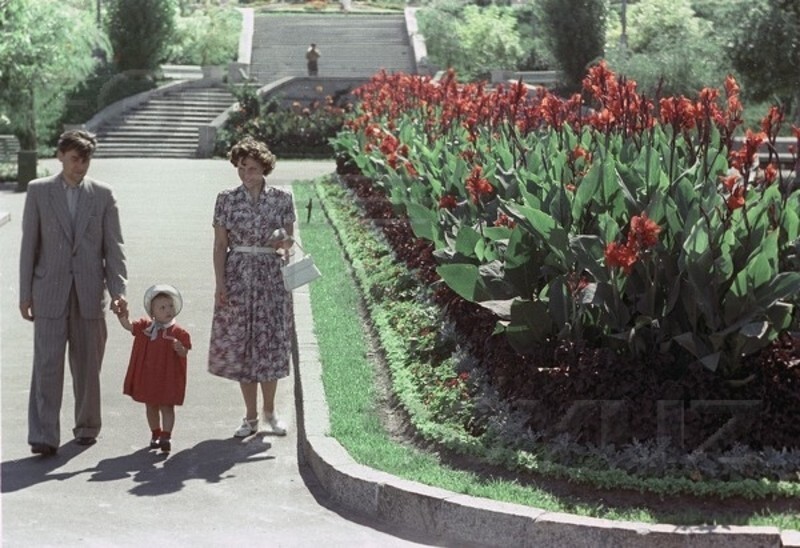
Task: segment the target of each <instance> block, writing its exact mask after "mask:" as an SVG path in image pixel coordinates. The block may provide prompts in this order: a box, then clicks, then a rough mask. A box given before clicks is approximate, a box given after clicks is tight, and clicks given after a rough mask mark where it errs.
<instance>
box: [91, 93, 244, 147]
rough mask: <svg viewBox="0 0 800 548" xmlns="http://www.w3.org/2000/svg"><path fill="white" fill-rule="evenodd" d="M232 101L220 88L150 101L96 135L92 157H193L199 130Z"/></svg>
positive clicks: (228, 94)
mask: <svg viewBox="0 0 800 548" xmlns="http://www.w3.org/2000/svg"><path fill="white" fill-rule="evenodd" d="M234 102H235V99H234V97H233V95H231V93H230V92H229V91H227V89H225V88H224V87H194V88H188V89H182V90H178V91H174V92H169V93H166V94H164V95H161V96H158V97H154V98H151V99H150V100H149V101H147V102H146V103H144V104H143V105H141V106H139V107H136V108H133V109H131V110H128V111H126V112H125V113H123V114H122V115H121V116H119V117H117V118H112V119H111V120H109V121H108V122H107V123H106V124H105V125H104V126H103V127H101V128H100V129H99V130H98V132H97V137H98V147H97V151H96V152H95V154H94V157H95V158H124V157H134V156H135V157H147V158H194V157H195V152H196V150H197V143H198V136H199V128H200V126H203V125H206V124H208V123H209V122H211V121H212V120H213V119H214V118H216V117H217V116H218V115H219V114H220V113H222V112H223V111H224V110H225V109H226V108H228V107H229V106H231V104H232V103H234Z"/></svg>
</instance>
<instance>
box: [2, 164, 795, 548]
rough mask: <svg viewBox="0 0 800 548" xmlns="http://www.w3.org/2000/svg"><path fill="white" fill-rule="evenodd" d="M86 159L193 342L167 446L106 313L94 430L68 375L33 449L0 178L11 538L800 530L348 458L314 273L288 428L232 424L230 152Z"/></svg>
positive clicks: (754, 539) (10, 201) (23, 330)
mask: <svg viewBox="0 0 800 548" xmlns="http://www.w3.org/2000/svg"><path fill="white" fill-rule="evenodd" d="M43 163H44V165H45V166H46V167H47V168H48V169H50V170H51V172H56V171H57V170H58V168H59V164H58V163H57V162H56V161H54V160H47V161H45V162H43ZM333 169H334V166H333V164H332V162H308V161H303V162H291V161H279V162H278V166H277V168H276V171H275V173H274V174H273V175H271V176H270V181H271V183H272V184H277V185H289V184H293V183H294V184H298V183H297V181H302V180H308V179H311V178H314V177H316V176H319V175H324V174H328V173H331V172H332V171H333ZM91 173H92V175H93V176H95V177H96V178H98V179H101V180H105V181H107V182H110V183H112V184H113V186H114V188H115V190H116V194H117V198H118V202H119V206H120V211H121V216H122V225H123V231H124V235H125V240H126V248H127V253H128V258H129V278H130V283H129V300H130V301H131V309H132V312H133V314H134V315H136V316H138V315H140V314H141V313H143V311H142V308H141V304H140V303H141V297H142V295H143V292H144V290H145V289H146V288H147V287H148V286H150V285H151V284H153V283H157V282H164V283H172V284H174V285H176V286H177V287H178V288H179V289H180V290H181V292H182V293H183V297H184V310H183V312H182V313H181V315H180V316H179V318H178V319H179V321H180V323H181V325H183V326H184V327H185V328H187V330H188V331H189V332H190V333H191V335H192V341H193V344H194V348H193V349H192V351H191V353H190V354H189V367H190V376H189V386H188V389H187V397H186V402H185V405H184V406H183V407H181V408H179V409H178V411H177V422H176V426H175V429H174V441H173V452H172V453H171V454H170V455H169V456H168V457H166V456H164V455H161V454H158V453H155V452H151V451H148V450H146V449H144V446H145V445H146V443H147V441H148V438H149V432H148V429H147V427H146V421H145V417H144V409H143V406H142V405H141V404H137V403H135V402H133V401H132V400H130V399H129V398H128V397H127V396H123V395H122V393H121V392H122V380H123V377H124V374H125V369H126V366H127V361H128V356H129V353H130V344H131V338H130V335H129V334H128V333H127V332H126V331H124V330H123V329H122V328H121V327H119V325H118V323H117V321H116V319H115V318H113V317H110V318H108V320H109V341H108V346H107V349H106V360H105V365H104V371H103V377H102V381H103V402H104V426H103V431H102V432H101V434H100V437H99V440H98V443H97V444H96V445H94V446H92V447H89V448H84V447H79V446H77V445H75V444H74V443H73V442H71V440H70V436H69V433H70V429H71V427H72V420H71V416H72V410H73V403H72V396H71V389H70V383H69V375H67V386H65V397H64V406H63V408H62V416H61V422H62V442H63V443H62V446H61V448H60V450H59V453H58V455H57V456H56V457H54V458H49V459H43V458H40V457H34V456H31V455H30V452H29V448H28V445H27V443H26V433H27V426H26V414H27V412H26V409H27V397H28V383H29V376H30V368H31V354H32V326H31V325H30V324H29V323H27V322H25V321H24V320H22V319H21V318H20V316H19V313H18V310H17V305H18V274H17V269H18V256H19V241H20V217H21V212H22V207H23V203H24V199H25V194H18V193H15V192H14V189H15V187H16V185H14V184H4V185H3V184H0V212H6V213H7V214H8V215H9V216H10V219H11V220H10V222H8V223H6V224H5V225H4V226H2V227H0V254H2V255H1V256H2V260H1V261H0V286H1V287H2V291H1V292H0V381H1V387H0V388H1V389H2V447H1V449H2V451H1V452H0V460H1V461H2V484H1V487H0V489H1V491H2V498H0V503H1V504H2V545H3V546H4V547H27V546H37V547H38V546H98V547H106V546H137V547H139V546H142V545H147V544H150V545H153V546H159V547H162V546H167V547H169V546H192V547H206V546H208V547H216V546H230V545H236V544H240V543H247V544H248V545H250V546H269V547H293V546H298V547H300V546H315V547H316V546H323V545H324V546H326V547H330V548H335V547H340V546H341V547H345V546H346V547H359V546H364V547H373V546H375V547H393V546H458V547H468V546H503V547H506V546H526V547H548V548H549V547H562V546H564V547H586V548H595V547H597V546H608V547H615V548H616V547H622V546H625V547H639V546H641V547H648V548H650V547H667V546H668V547H676V548H677V547H704V546H709V547H710V546H713V547H723V546H724V547H726V548H731V547H750V546H759V547H767V546H769V547H779V546H800V532H797V531H783V532H781V531H780V530H778V529H777V528H774V527H677V526H673V525H666V524H643V523H631V522H612V521H608V520H602V519H594V518H585V517H580V516H573V515H568V514H560V513H553V512H546V511H543V510H540V509H536V508H530V507H524V506H519V505H514V504H506V503H499V502H493V501H489V500H485V499H478V498H475V497H470V496H467V495H459V494H456V493H452V492H448V491H445V490H443V489H438V488H432V487H426V486H423V485H420V484H417V483H414V482H410V481H405V480H402V479H400V478H397V477H395V476H391V475H390V474H386V473H383V472H379V471H375V470H372V469H370V468H367V467H365V466H361V465H359V464H357V463H355V462H354V461H353V459H352V458H351V457H350V456H349V455H348V454H347V453H346V451H344V450H343V449H342V448H341V446H339V444H338V443H337V442H336V441H335V440H334V439H332V438H330V436H328V435H327V430H328V422H327V421H328V411H327V405H326V402H325V394H324V391H323V390H322V385H321V382H320V376H321V368H320V364H319V359H318V352H317V348H316V341H315V337H314V334H313V329H312V318H311V311H310V306H309V298H308V297H309V295H308V292H307V289H306V290H300V291H298V292H296V293H295V317H296V323H297V332H298V333H297V336H298V348H299V363H298V366H297V369H296V371H295V373H294V374H293V375H292V376H290V377H289V378H288V379H285V380H283V381H281V382H280V383H279V387H278V399H277V402H276V403H277V410H278V412H279V413H281V414H282V415H283V417H284V418H285V419H286V422H287V423H288V425H289V428H290V429H289V435H288V436H286V437H273V436H267V435H265V434H263V433H261V434H258V435H256V436H254V437H253V438H251V439H247V440H245V441H240V440H236V439H234V438H233V437H232V433H233V431H234V430H235V429H236V427H238V425H239V422H240V418H241V416H242V412H243V410H242V404H241V396H240V394H239V390H238V387H237V386H236V385H235V384H234V383H231V382H229V381H225V380H222V379H219V378H216V377H212V376H211V375H209V374H208V373H207V372H206V356H207V351H208V337H209V327H210V320H211V312H212V304H213V303H212V297H211V296H212V293H213V269H212V266H211V247H212V240H213V233H212V229H211V217H212V211H213V207H214V199H215V197H216V194H217V192H219V190H221V189H223V188H227V187H231V186H235V185H238V179H237V178H236V174H235V171H234V169H233V167H232V166H231V165H230V164H229V163H228V162H226V161H223V160H130V159H125V160H111V159H96V160H94V162H93V163H92V170H91ZM301 238H302V233H301ZM386 524H394V525H393V526H388V525H386Z"/></svg>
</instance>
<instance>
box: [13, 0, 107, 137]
mask: <svg viewBox="0 0 800 548" xmlns="http://www.w3.org/2000/svg"><path fill="white" fill-rule="evenodd" d="M98 47H99V48H101V49H102V48H105V49H108V43H107V40H106V39H105V37H104V35H103V34H102V33H101V32H100V31H99V30H98V29H97V28H96V26H95V24H94V21H93V19H92V14H91V13H87V12H85V11H80V10H78V9H76V8H74V7H72V6H71V5H70V4H59V5H57V6H56V5H54V4H51V3H49V2H41V1H39V0H8V1H6V2H0V113H3V114H5V116H6V117H7V118H8V120H9V123H8V126H9V127H10V129H11V131H12V132H13V133H14V134H15V135H16V136H17V138H18V139H19V141H20V145H21V147H22V148H23V149H28V150H36V147H37V144H38V136H39V135H44V134H46V133H48V132H49V131H51V130H52V128H53V126H54V124H55V121H56V120H57V119H58V117H59V116H60V114H61V111H62V110H63V108H64V97H65V95H66V93H68V92H69V91H70V90H72V89H73V88H74V87H75V86H76V85H77V84H78V83H79V82H81V81H82V80H83V78H85V77H86V76H87V75H89V74H91V72H92V71H93V69H94V66H95V64H96V58H95V57H93V55H92V52H93V50H95V49H96V48H98Z"/></svg>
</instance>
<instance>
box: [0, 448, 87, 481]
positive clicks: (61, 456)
mask: <svg viewBox="0 0 800 548" xmlns="http://www.w3.org/2000/svg"><path fill="white" fill-rule="evenodd" d="M86 449H88V447H84V446H80V445H77V444H75V443H68V444H65V445H62V446H61V447H59V448H58V453H57V454H56V455H53V456H50V457H43V456H40V455H31V456H30V457H26V458H24V459H16V460H9V461H5V462H3V463H0V472H1V474H0V492H2V493H13V492H14V491H19V490H21V489H27V488H28V487H32V486H34V485H37V484H39V483H44V482H47V481H63V480H66V479H70V478H72V477H75V476H77V475H78V474H83V473H84V472H86V470H78V471H75V472H59V473H52V472H53V471H54V470H56V469H57V468H61V467H62V466H64V465H65V464H66V463H67V462H69V461H70V460H71V459H73V458H74V457H76V456H77V455H79V454H80V453H82V452H83V451H85V450H86Z"/></svg>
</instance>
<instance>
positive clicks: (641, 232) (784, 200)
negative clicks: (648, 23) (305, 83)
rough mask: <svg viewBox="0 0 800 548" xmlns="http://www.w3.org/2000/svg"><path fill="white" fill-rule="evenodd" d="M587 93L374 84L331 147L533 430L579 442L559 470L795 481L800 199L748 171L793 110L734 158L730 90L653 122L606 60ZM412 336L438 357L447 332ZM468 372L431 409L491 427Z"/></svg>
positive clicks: (677, 107) (761, 171)
mask: <svg viewBox="0 0 800 548" xmlns="http://www.w3.org/2000/svg"><path fill="white" fill-rule="evenodd" d="M586 86H587V90H588V92H589V93H590V96H591V97H593V100H594V101H595V103H594V104H593V106H594V108H593V109H588V108H586V105H582V104H581V99H580V97H573V98H570V99H568V100H561V99H558V98H556V97H553V96H549V95H547V94H540V95H538V96H537V97H535V98H533V99H531V98H526V93H525V92H524V90H523V89H522V88H521V87H518V86H512V88H510V89H509V90H505V91H504V90H503V89H502V88H499V89H498V90H496V92H495V93H491V94H489V93H484V92H483V91H482V90H481V89H480V88H476V87H472V86H458V85H457V83H456V82H455V80H454V78H453V77H452V75H451V76H450V77H449V79H448V80H446V81H445V82H443V83H442V84H439V85H436V84H434V83H432V82H430V81H428V80H426V79H424V78H417V77H408V76H402V75H399V76H398V75H396V76H392V77H389V76H386V75H382V76H379V77H377V78H376V79H375V80H374V81H373V83H372V84H370V85H368V86H366V87H365V88H363V89H362V90H361V92H360V93H361V94H362V99H363V100H364V103H363V104H362V105H361V107H360V108H359V110H357V111H356V113H355V115H354V116H353V118H352V120H351V121H350V123H349V131H347V132H343V133H340V135H339V137H337V140H336V146H337V149H338V150H339V152H340V153H341V157H340V159H341V170H340V171H341V172H342V173H346V172H347V171H354V172H358V173H361V174H363V175H364V176H361V175H348V176H347V177H346V178H347V180H349V181H350V183H351V185H352V186H353V192H355V195H357V196H361V200H360V202H361V203H363V204H364V207H365V208H366V209H365V215H366V216H367V217H368V218H372V219H381V223H380V226H381V228H382V229H383V231H384V232H385V233H386V237H387V240H388V241H389V242H390V243H391V245H392V247H393V249H394V253H396V254H397V256H398V257H399V258H401V259H403V260H406V261H407V263H408V264H409V266H411V267H412V268H413V269H415V270H416V271H417V273H418V275H419V277H420V279H421V280H422V281H423V283H424V284H426V285H427V286H429V287H431V288H433V289H435V291H434V293H433V297H434V299H435V301H436V302H437V303H438V304H439V305H440V306H441V307H444V308H445V309H446V310H447V311H448V312H449V315H448V316H447V317H448V319H449V321H452V322H453V323H454V324H455V325H457V326H458V329H459V330H460V332H461V333H462V334H463V336H464V337H465V340H466V341H467V343H466V345H467V347H468V349H469V352H470V354H471V355H472V356H473V357H474V358H475V359H477V360H478V362H479V364H480V367H481V368H482V369H483V370H484V371H486V373H487V375H488V382H489V384H490V385H491V387H492V389H494V390H497V391H498V393H499V394H500V395H501V397H502V398H503V400H504V401H506V402H509V404H510V406H511V407H510V409H511V411H512V412H513V413H514V416H515V417H516V418H517V419H518V418H519V417H524V420H523V422H522V423H521V424H520V432H521V433H523V434H525V435H526V437H527V439H528V441H531V440H535V439H537V438H539V439H545V440H549V441H551V442H553V441H558V440H568V441H569V444H570V446H571V447H572V449H571V450H570V451H569V452H568V453H569V455H571V456H568V455H567V453H564V454H560V453H558V452H557V451H556V453H548V454H547V458H546V459H545V460H554V461H555V462H559V464H560V465H564V464H570V465H575V466H586V465H587V464H588V465H591V463H594V466H595V467H598V466H599V468H602V467H603V466H606V467H612V468H614V469H629V470H630V471H634V472H636V473H641V472H643V470H642V467H645V468H646V467H648V466H650V467H652V466H655V467H656V468H659V474H666V475H668V476H671V475H674V474H675V473H677V474H678V475H679V476H683V477H685V478H686V479H687V481H697V480H698V479H705V478H708V477H714V478H720V479H723V480H724V479H725V478H729V479H735V478H741V477H745V476H747V477H751V476H750V474H749V472H744V471H743V470H744V468H747V466H743V465H742V463H744V462H747V463H748V466H749V465H750V464H752V463H753V462H755V461H758V460H760V461H761V464H762V465H759V466H756V468H757V469H758V470H759V472H756V476H755V477H772V478H774V479H776V480H778V479H782V480H788V481H796V480H797V477H796V474H797V460H796V454H794V453H791V454H790V453H785V452H783V451H782V450H783V449H784V448H787V449H788V448H792V447H797V440H798V439H800V436H799V435H798V434H800V430H798V426H797V424H799V423H800V421H798V420H797V418H798V417H797V412H798V411H797V410H798V409H800V406H798V403H800V399H799V398H800V394H799V393H798V390H797V386H798V383H799V382H800V376H799V375H798V368H797V367H795V365H796V364H797V360H798V353H799V349H798V346H799V345H798V341H797V338H796V336H794V337H793V336H792V334H791V332H792V329H794V330H796V329H797V323H796V322H797V320H796V316H793V315H792V314H793V308H792V305H793V304H796V302H797V292H798V285H797V284H798V283H799V282H798V276H800V275H798V274H797V270H798V263H797V261H798V256H797V251H796V249H797V245H798V244H797V242H798V222H797V211H798V192H797V190H796V189H794V188H792V187H791V185H790V184H789V182H788V181H784V180H783V179H782V177H781V174H780V173H779V172H778V171H773V170H771V169H770V167H769V165H766V166H761V167H759V168H756V166H754V165H753V164H752V161H753V156H754V154H755V153H756V152H757V150H758V149H759V148H761V147H766V148H767V149H769V148H770V143H771V142H772V140H773V139H774V135H775V133H776V131H775V128H776V127H777V125H778V124H779V123H780V113H779V112H778V111H776V110H773V111H771V112H770V114H769V115H768V117H767V118H765V121H764V127H763V128H762V129H763V130H764V131H763V134H762V133H758V134H754V133H752V132H749V133H748V134H747V135H748V144H747V146H746V147H743V148H742V149H740V150H738V151H733V152H729V150H730V149H729V145H730V142H731V140H732V138H733V135H734V130H735V129H736V127H737V125H738V120H739V119H740V114H741V112H740V107H739V104H738V99H737V94H738V90H737V88H736V85H735V82H733V81H732V80H729V81H728V82H727V84H726V95H727V99H726V102H725V106H724V107H719V106H717V98H718V94H716V93H715V91H714V90H704V91H703V92H701V94H700V95H699V97H698V99H697V101H695V102H693V101H690V100H688V99H686V98H668V99H665V100H662V101H661V103H660V105H661V109H660V111H659V113H658V117H657V116H655V114H654V113H655V110H654V107H653V105H652V104H650V103H649V102H648V101H647V100H646V99H644V98H641V97H639V96H637V95H636V94H635V85H633V84H632V83H629V82H618V81H617V80H616V79H615V78H614V76H613V75H611V74H610V73H608V72H607V71H605V69H604V67H602V65H601V66H600V67H598V68H596V69H595V70H593V72H592V74H591V75H590V78H588V79H587V82H586ZM509 120H511V121H513V123H508V121H509ZM795 131H797V130H796V128H795ZM731 167H733V169H735V170H736V171H732V170H731ZM405 219H407V221H405ZM412 231H413V233H412ZM442 282H444V283H442ZM437 321H438V322H440V323H438V324H437V323H436V322H437ZM793 322H794V323H793ZM418 324H419V326H420V328H421V329H424V332H421V333H417V337H418V338H419V339H420V340H421V341H426V342H425V344H426V345H427V346H426V348H427V349H428V352H429V353H431V356H432V357H433V358H434V361H436V360H439V361H442V360H441V359H442V357H444V356H447V353H446V352H447V347H441V346H437V343H436V341H437V337H436V336H435V333H439V332H441V331H442V329H443V327H442V325H443V324H442V323H441V319H438V320H436V321H434V322H432V323H425V322H418ZM432 334H434V335H433V336H432ZM502 334H505V335H506V336H505V337H504V338H503V337H500V336H498V335H502ZM436 352H439V353H440V354H439V355H437V354H436ZM450 366H452V364H450ZM464 373H466V375H464ZM414 374H415V373H414V372H413V371H412V372H411V375H412V376H413V375H414ZM473 374H474V371H473V370H472V369H467V368H463V366H462V370H460V371H459V370H458V368H457V367H456V368H455V369H452V370H451V371H450V372H448V373H441V374H440V375H439V377H440V378H438V379H432V380H430V383H429V384H431V385H432V386H435V387H439V392H441V394H436V393H433V394H431V395H430V396H429V399H428V401H427V403H428V404H429V405H430V406H431V408H432V410H433V411H435V412H440V413H442V414H450V415H455V416H456V417H459V420H461V422H462V423H463V425H464V426H465V429H466V431H467V432H469V433H470V435H474V436H482V435H484V434H485V433H486V432H487V431H488V430H489V429H490V428H491V420H492V415H491V412H487V411H486V410H483V411H482V412H481V411H480V410H479V409H478V408H479V407H480V406H479V405H478V404H477V402H475V401H472V402H471V404H470V405H465V404H463V403H460V402H461V401H463V400H464V399H465V398H464V395H465V394H466V395H468V396H469V397H470V398H472V399H473V400H474V399H475V398H476V397H477V396H476V394H477V392H475V388H476V386H477V384H478V379H472V375H473ZM473 381H474V382H473ZM423 402H424V398H423ZM515 420H516V419H515ZM526 429H527V430H526ZM575 442H580V444H582V446H583V447H584V450H583V452H582V454H581V451H580V450H577V449H576V447H577V446H576V445H574V444H575ZM669 442H671V443H669ZM552 447H553V445H551V446H550V449H548V450H547V451H548V452H549V451H553V449H552ZM620 447H627V448H628V449H627V455H628V456H627V457H625V458H620V457H619V455H620V452H619V451H617V450H616V449H619V448H620ZM631 448H633V449H631ZM637 448H638V449H637ZM753 449H755V450H757V451H760V453H753V452H752V450H753ZM743 450H746V451H745V452H746V453H747V457H746V458H744V457H741V455H740V452H741V451H743ZM637 451H638V455H639V457H637V458H633V453H637ZM623 453H625V451H623ZM709 453H715V454H716V455H717V456H720V455H721V456H722V461H719V460H718V461H715V462H716V463H711V462H712V461H713V459H712V461H709V460H707V456H708V454H709ZM612 455H617V456H612ZM643 455H647V458H644V457H643ZM667 455H668V458H667ZM737 455H739V456H737ZM754 455H755V456H754ZM544 457H545V455H542V454H539V455H538V456H537V457H536V458H544ZM631 459H633V461H636V464H630V463H631V462H632V460H631ZM682 459H683V460H682ZM723 461H725V462H735V463H738V464H737V465H736V466H727V467H726V466H722V465H720V464H719V463H720V462H723ZM626 462H627V464H626ZM659 462H660V463H661V464H654V463H659ZM781 462H783V464H781ZM784 465H785V466H784ZM737 466H738V467H737ZM754 469H755V468H750V470H754ZM676 471H678V472H676Z"/></svg>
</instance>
